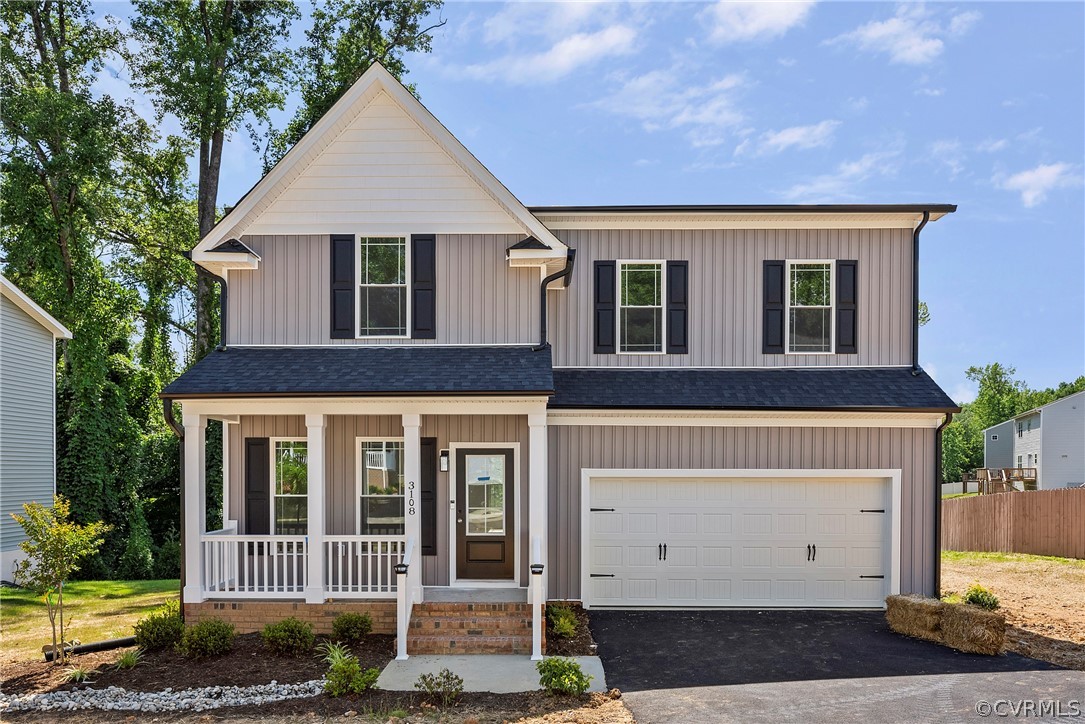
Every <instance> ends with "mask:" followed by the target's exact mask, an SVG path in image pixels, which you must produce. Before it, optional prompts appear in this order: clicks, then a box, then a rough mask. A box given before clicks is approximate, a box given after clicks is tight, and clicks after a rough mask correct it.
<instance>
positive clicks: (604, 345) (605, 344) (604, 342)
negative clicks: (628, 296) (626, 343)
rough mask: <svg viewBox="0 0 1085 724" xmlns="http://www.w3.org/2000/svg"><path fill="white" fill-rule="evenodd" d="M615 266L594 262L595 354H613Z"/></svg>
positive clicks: (613, 263) (606, 262)
mask: <svg viewBox="0 0 1085 724" xmlns="http://www.w3.org/2000/svg"><path fill="white" fill-rule="evenodd" d="M616 269H617V264H616V263H615V262H613V261H597V262H595V310H594V317H595V320H594V333H595V354H614V353H615V352H616V351H617V350H616V348H615V345H614V338H615V332H616V331H617V324H616V323H615V319H614V317H615V314H616V311H615V307H616V301H617V295H616V293H615V292H616V290H615V282H616V274H615V270H616Z"/></svg>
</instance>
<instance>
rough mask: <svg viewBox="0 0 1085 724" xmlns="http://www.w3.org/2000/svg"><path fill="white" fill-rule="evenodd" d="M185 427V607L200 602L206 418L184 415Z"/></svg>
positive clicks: (204, 520) (205, 500)
mask: <svg viewBox="0 0 1085 724" xmlns="http://www.w3.org/2000/svg"><path fill="white" fill-rule="evenodd" d="M184 426H185V442H184V444H185V479H184V506H185V589H184V591H183V592H182V594H183V595H182V597H183V599H184V603H199V602H200V601H202V600H203V542H202V541H201V540H200V539H201V538H202V537H203V534H204V533H205V532H207V493H206V490H205V481H206V471H205V468H206V455H205V450H206V449H207V441H206V437H205V436H206V434H207V417H206V416H204V415H196V414H186V415H185V416H184Z"/></svg>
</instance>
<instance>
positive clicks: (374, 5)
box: [264, 0, 445, 173]
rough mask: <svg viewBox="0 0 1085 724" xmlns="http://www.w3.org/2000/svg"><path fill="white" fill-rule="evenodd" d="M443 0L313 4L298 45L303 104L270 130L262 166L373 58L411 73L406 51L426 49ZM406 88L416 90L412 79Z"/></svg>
mask: <svg viewBox="0 0 1085 724" xmlns="http://www.w3.org/2000/svg"><path fill="white" fill-rule="evenodd" d="M442 4H443V2H442V0H327V2H325V3H324V5H323V6H320V5H317V6H316V7H314V9H313V15H312V19H313V24H312V27H310V28H309V29H308V30H306V31H305V38H306V41H307V42H306V44H305V45H304V46H303V47H302V48H301V50H300V51H298V66H299V82H298V86H299V88H300V90H301V106H300V107H299V108H298V110H297V112H296V113H295V114H294V118H293V119H292V120H291V121H290V122H289V123H288V124H287V125H286V128H284V129H283V130H282V131H281V132H278V133H271V134H270V140H269V143H268V145H267V147H266V148H265V150H264V172H265V173H266V172H267V171H269V170H270V169H271V167H272V166H274V165H275V163H276V162H278V160H279V159H281V158H282V157H283V156H285V155H286V152H287V151H289V150H290V148H291V147H292V146H293V145H294V144H295V143H297V142H298V141H299V140H301V137H302V136H304V135H305V134H306V133H307V132H308V131H309V129H310V128H312V127H313V124H314V123H316V122H317V121H319V120H320V118H321V117H322V116H323V115H324V114H325V113H327V112H328V109H330V108H331V107H332V106H333V105H335V102H336V101H337V100H339V98H340V97H341V96H342V95H343V93H344V92H346V90H347V89H348V88H350V86H351V85H353V84H354V82H355V81H356V80H358V79H359V78H360V77H361V76H362V74H363V73H365V72H366V71H367V70H368V69H369V66H371V65H373V63H380V64H381V65H383V66H384V67H385V69H387V70H388V72H389V73H391V74H392V75H394V76H395V77H396V78H398V79H400V80H402V79H403V77H404V76H405V75H406V74H407V66H406V63H405V62H404V58H403V56H404V54H405V53H428V52H430V48H431V43H432V41H433V36H432V35H431V33H432V31H433V30H435V29H437V28H439V27H441V26H442V25H444V24H445V21H444V20H438V21H437V22H434V23H431V24H429V25H426V21H427V19H428V18H430V17H431V16H432V15H433V14H434V13H437V12H439V11H440V9H441V6H442ZM407 88H408V90H410V91H411V92H412V93H415V95H417V92H416V89H415V88H414V86H413V85H408V86H407Z"/></svg>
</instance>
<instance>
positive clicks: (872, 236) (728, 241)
mask: <svg viewBox="0 0 1085 724" xmlns="http://www.w3.org/2000/svg"><path fill="white" fill-rule="evenodd" d="M555 233H556V234H557V235H558V237H559V238H561V240H562V241H564V242H566V243H567V244H569V245H570V246H571V247H573V248H575V249H576V251H577V257H576V269H575V271H574V279H573V283H572V284H571V285H570V286H569V288H568V289H566V290H564V291H560V292H551V294H550V298H551V302H550V305H551V306H550V314H551V315H552V316H551V323H550V328H551V332H550V334H551V338H550V339H551V343H552V344H553V347H554V365H555V366H558V367H595V366H632V367H637V366H641V367H643V366H693V367H776V366H799V365H863V366H874V365H906V364H909V363H910V361H911V333H912V332H911V330H912V326H911V325H912V306H911V304H912V303H911V295H912V293H911V278H912V246H911V233H910V232H909V231H908V230H907V229H873V230H870V229H863V230H779V231H774V230H748V231H747V230H716V231H712V230H706V231H701V230H645V231H635V230H632V231H631V230H621V231H618V230H592V231H584V230H580V231H557V232H555ZM609 259H625V260H629V259H672V260H688V261H689V275H690V278H689V344H690V351H689V354H684V355H665V354H664V355H645V354H638V355H622V354H615V355H597V354H594V353H593V351H592V301H593V300H592V294H593V289H592V287H593V281H592V274H593V271H592V267H593V262H594V261H596V260H609ZM765 259H857V260H858V261H859V299H858V313H859V320H858V331H859V353H858V354H855V355H836V354H828V355H783V354H780V355H764V354H762V353H761V328H762V321H761V314H762V290H761V289H762V268H761V262H762V261H763V260H765Z"/></svg>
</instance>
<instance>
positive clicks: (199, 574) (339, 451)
mask: <svg viewBox="0 0 1085 724" xmlns="http://www.w3.org/2000/svg"><path fill="white" fill-rule="evenodd" d="M182 406H183V411H184V450H185V467H184V511H185V515H184V520H185V531H184V533H185V535H184V554H185V561H184V578H185V580H184V590H183V602H184V605H185V611H186V615H189V614H191V615H192V616H193V617H194V618H197V619H198V618H203V617H207V616H219V617H221V618H226V619H227V620H231V621H234V622H235V625H238V626H239V628H240V629H242V630H248V629H249V628H252V627H262V625H263V624H264V623H268V622H271V621H277V620H281V619H282V618H286V617H287V616H290V615H293V616H296V617H298V618H301V619H303V620H309V621H310V622H311V623H314V626H315V627H316V629H317V630H318V631H322V630H323V629H324V628H325V627H326V626H327V627H330V622H331V620H332V619H333V618H334V616H335V615H338V613H341V612H343V611H344V610H366V611H369V612H370V613H371V615H374V614H373V612H377V615H374V619H375V621H374V623H375V625H376V626H377V627H378V628H375V630H380V628H383V626H384V625H386V624H387V623H388V622H389V620H390V619H389V617H391V620H393V621H394V624H395V625H394V628H393V629H392V630H391V631H389V632H390V633H395V634H396V635H397V649H398V651H397V653H398V657H399V658H406V657H407V656H408V639H409V636H408V633H409V631H410V630H411V626H410V625H411V618H412V615H415V614H416V612H417V611H421V610H423V609H422V608H419V607H420V606H421V605H422V604H424V603H426V601H427V599H428V598H431V597H432V598H436V599H438V601H448V600H449V595H450V592H451V595H452V597H453V598H454V597H455V592H457V591H470V590H476V591H479V592H480V593H481V590H479V589H485V590H488V591H501V590H505V591H508V595H509V596H512V597H514V598H516V599H519V600H524V601H525V603H523V604H521V605H523V606H526V607H528V608H527V609H526V611H527V613H528V614H529V615H530V629H529V630H530V634H531V635H530V638H531V646H530V651H531V654H532V656H533V658H534V657H541V653H542V630H543V626H544V619H543V610H542V609H543V602H545V600H546V581H545V578H546V577H545V575H544V571H545V566H546V559H545V556H546V550H547V545H546V480H547V470H546V465H547V452H546V451H547V439H546V435H547V428H546V413H545V402H544V401H543V400H540V399H538V398H534V399H517V400H509V399H497V400H495V399H487V400H480V399H478V398H469V399H462V398H461V399H449V398H431V399H425V400H422V399H399V400H380V399H373V398H361V399H358V398H354V399H342V398H335V399H325V400H320V399H312V400H298V399H293V400H291V399H285V400H284V399H278V400H277V399H259V400H257V399H244V400H224V399H215V400H190V401H184V402H182ZM465 411H469V412H470V414H463V413H464V412H465ZM209 419H219V420H222V421H223V422H224V425H223V467H224V473H223V487H224V490H223V521H224V526H223V527H222V528H221V529H219V530H214V531H208V530H205V526H204V525H203V523H204V521H205V520H206V505H207V502H206V496H205V495H204V493H203V491H204V490H205V481H206V470H205V463H204V461H205V459H206V449H205V446H206V441H205V437H206V424H207V421H208V420H209ZM480 465H483V466H485V465H492V466H494V471H493V472H491V471H490V469H489V468H486V470H485V471H484V472H478V471H477V470H476V471H474V472H472V471H473V470H474V468H479V466H480ZM480 469H481V468H480ZM472 476H473V477H472ZM483 481H484V482H483ZM468 482H470V483H472V486H468ZM465 491H467V492H465ZM479 496H483V497H484V498H485V500H484V502H482V503H479V502H478V500H476V498H478V499H479V500H481V499H482V498H479ZM458 498H459V499H460V504H459V505H457V499H458ZM465 502H466V503H467V506H466V508H465V507H464V503H465ZM485 506H488V507H485ZM465 520H466V521H467V522H465ZM487 536H488V537H487ZM472 556H473V558H472ZM501 560H504V561H505V563H503V564H501V565H497V564H496V563H494V562H495V561H501ZM480 561H481V563H480ZM480 572H481V573H482V574H483V575H478V574H479V573H480ZM427 588H428V589H429V591H430V593H431V595H430V596H427V593H426V590H427ZM496 595H497V596H498V597H506V596H505V594H501V593H500V592H499V593H497V594H496ZM427 615H428V614H427ZM442 615H448V612H444V613H443V614H442ZM378 620H379V621H381V622H383V623H378ZM418 628H419V627H418V626H416V627H415V629H418ZM252 630H255V628H252Z"/></svg>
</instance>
